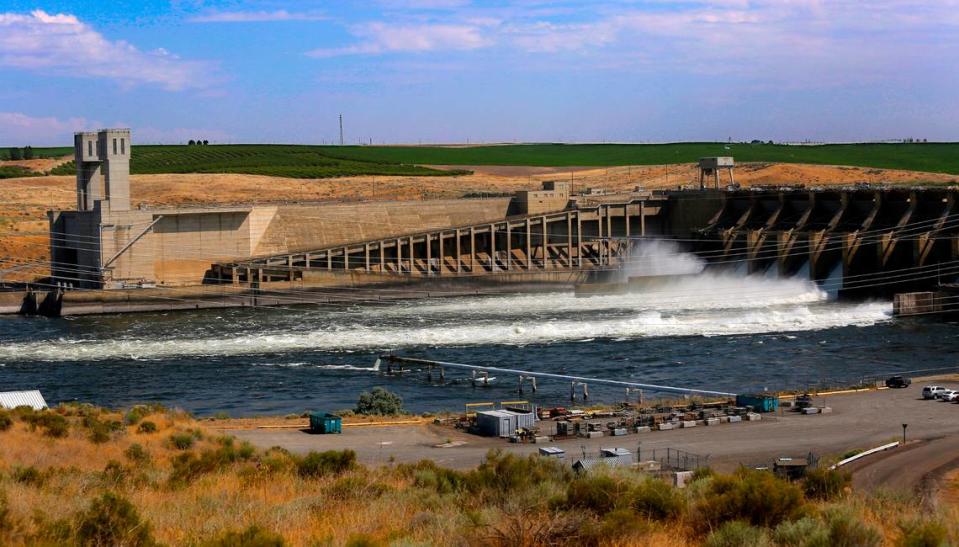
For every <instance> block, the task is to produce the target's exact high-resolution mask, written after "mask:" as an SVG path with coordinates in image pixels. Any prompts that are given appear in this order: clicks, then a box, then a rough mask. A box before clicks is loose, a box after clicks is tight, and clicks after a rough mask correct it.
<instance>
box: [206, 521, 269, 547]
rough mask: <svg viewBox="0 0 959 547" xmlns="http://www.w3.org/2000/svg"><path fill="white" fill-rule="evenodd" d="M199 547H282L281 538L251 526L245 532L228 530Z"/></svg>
mask: <svg viewBox="0 0 959 547" xmlns="http://www.w3.org/2000/svg"><path fill="white" fill-rule="evenodd" d="M200 545H201V547H283V545H285V543H284V542H283V536H281V535H279V534H275V533H273V532H270V531H269V530H264V529H262V528H260V527H259V526H257V525H255V524H253V525H250V526H249V527H248V528H247V529H246V530H243V531H242V532H237V531H234V530H230V531H228V532H225V533H223V534H221V535H220V536H218V537H217V538H216V539H212V540H210V541H205V542H203V543H200Z"/></svg>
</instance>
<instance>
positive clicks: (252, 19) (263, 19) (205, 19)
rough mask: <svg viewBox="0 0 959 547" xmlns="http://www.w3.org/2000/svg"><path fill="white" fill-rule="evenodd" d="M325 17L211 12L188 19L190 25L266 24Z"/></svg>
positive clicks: (319, 15)
mask: <svg viewBox="0 0 959 547" xmlns="http://www.w3.org/2000/svg"><path fill="white" fill-rule="evenodd" d="M325 19H327V17H326V16H325V15H322V14H320V13H314V12H290V11H287V10H282V9H281V10H276V11H211V12H209V13H205V14H203V15H197V16H195V17H191V18H189V19H188V21H189V22H191V23H268V22H276V21H322V20H325Z"/></svg>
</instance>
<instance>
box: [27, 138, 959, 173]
mask: <svg viewBox="0 0 959 547" xmlns="http://www.w3.org/2000/svg"><path fill="white" fill-rule="evenodd" d="M38 151H43V153H45V154H46V153H52V152H48V151H58V152H59V154H58V155H62V154H63V153H69V151H70V149H69V148H59V149H53V148H43V149H38ZM64 151H65V152H64ZM718 155H727V156H734V157H735V158H736V161H737V162H740V163H742V162H777V163H811V164H820V165H849V166H856V167H874V168H884V169H905V170H910V171H926V172H932V173H949V174H959V143H928V144H925V143H924V144H918V143H917V144H831V145H820V146H789V145H775V144H724V143H677V144H646V145H643V144H638V145H637V144H518V145H502V146H477V147H471V148H453V147H440V146H305V145H304V146H300V145H247V144H244V145H212V146H183V145H180V146H146V145H144V146H136V147H134V151H133V156H132V163H131V167H130V169H131V172H133V173H134V174H149V173H247V174H254V175H271V176H278V177H292V178H324V177H339V176H350V175H446V174H451V173H450V172H447V171H438V170H435V169H428V168H425V167H420V166H422V165H529V166H550V167H569V166H581V167H590V166H595V167H604V166H617V165H661V164H666V163H673V164H675V163H689V162H695V161H696V160H697V159H699V158H701V157H704V156H718ZM73 169H74V167H73V164H72V163H68V164H66V165H63V166H61V167H59V168H57V169H55V170H54V173H55V174H72V173H73ZM457 173H459V172H457Z"/></svg>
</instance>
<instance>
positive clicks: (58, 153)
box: [0, 146, 73, 160]
mask: <svg viewBox="0 0 959 547" xmlns="http://www.w3.org/2000/svg"><path fill="white" fill-rule="evenodd" d="M17 148H20V149H23V147H22V146H18V147H17ZM68 154H73V147H72V146H48V147H40V148H34V149H33V157H34V158H61V157H63V156H66V155H68ZM9 159H10V147H9V146H4V147H3V148H0V160H9Z"/></svg>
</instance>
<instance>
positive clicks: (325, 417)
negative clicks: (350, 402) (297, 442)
mask: <svg viewBox="0 0 959 547" xmlns="http://www.w3.org/2000/svg"><path fill="white" fill-rule="evenodd" d="M310 433H320V434H326V433H343V418H341V417H339V416H337V415H335V414H328V413H326V412H314V413H312V414H310Z"/></svg>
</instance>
